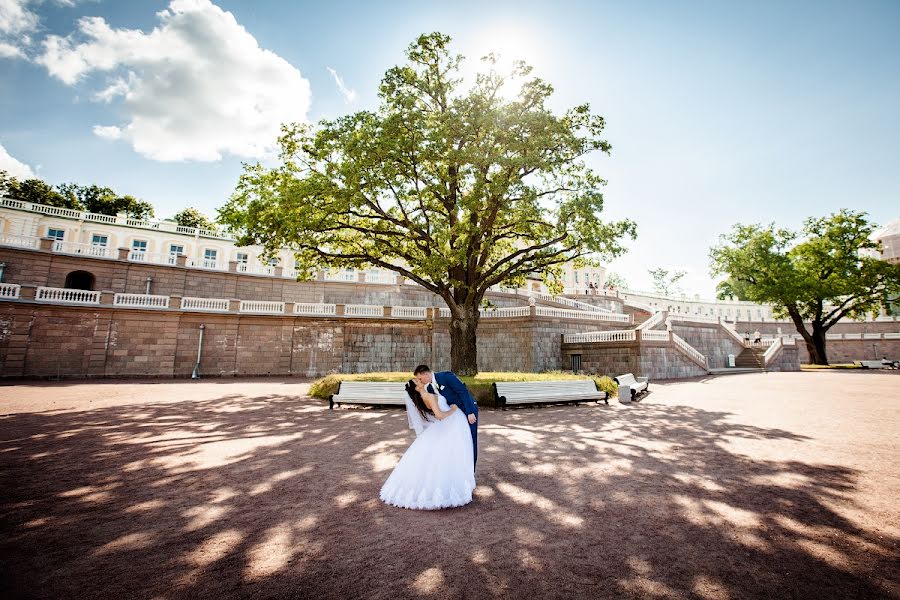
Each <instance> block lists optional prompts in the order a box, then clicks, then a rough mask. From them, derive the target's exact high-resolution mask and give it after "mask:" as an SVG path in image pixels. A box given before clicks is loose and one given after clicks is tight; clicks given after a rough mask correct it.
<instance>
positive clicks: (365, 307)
mask: <svg viewBox="0 0 900 600" xmlns="http://www.w3.org/2000/svg"><path fill="white" fill-rule="evenodd" d="M344 314H345V315H347V316H348V317H383V316H384V307H383V306H375V305H372V304H347V305H345V306H344Z"/></svg>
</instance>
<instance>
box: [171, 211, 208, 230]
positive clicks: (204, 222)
mask: <svg viewBox="0 0 900 600" xmlns="http://www.w3.org/2000/svg"><path fill="white" fill-rule="evenodd" d="M174 221H175V222H176V223H178V224H179V225H181V226H182V227H196V228H198V229H210V230H214V229H215V228H216V224H215V223H213V222H212V221H211V220H210V219H209V217H207V216H206V215H204V214H203V213H202V212H200V211H199V210H198V209H196V208H194V207H189V208H185V209H184V210H182V211H181V212H179V213H177V214H176V215H175V218H174Z"/></svg>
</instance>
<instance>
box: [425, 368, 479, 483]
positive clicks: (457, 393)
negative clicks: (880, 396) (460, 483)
mask: <svg viewBox="0 0 900 600" xmlns="http://www.w3.org/2000/svg"><path fill="white" fill-rule="evenodd" d="M434 380H435V381H436V382H437V384H438V386H440V387H441V389H440V390H431V389H428V388H431V384H428V386H427V388H426V389H428V391H431V392H432V393H434V391H437V392H440V394H441V396H443V397H444V398H446V399H447V404H455V405H456V406H458V407H459V410H461V411H463V413H465V415H466V419H468V418H469V415H475V419H476V421H475V423H474V424H473V425H469V431H471V432H472V456H473V457H474V459H475V462H478V420H477V419H478V405H477V404H475V398H473V397H472V394H471V393H469V388H467V387H466V385H465V384H464V383H463V382H462V381H460V380H459V377H457V376H456V375H454V374H453V373H451V372H450V371H441V372H440V373H435V374H434ZM474 466H475V465H474V464H473V465H472V467H473V468H474Z"/></svg>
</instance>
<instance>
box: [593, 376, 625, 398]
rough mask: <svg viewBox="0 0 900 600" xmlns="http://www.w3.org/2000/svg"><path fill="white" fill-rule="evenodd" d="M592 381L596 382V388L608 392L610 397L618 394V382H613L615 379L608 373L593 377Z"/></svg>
mask: <svg viewBox="0 0 900 600" xmlns="http://www.w3.org/2000/svg"><path fill="white" fill-rule="evenodd" d="M593 379H594V383H596V384H597V389H598V390H600V391H601V392H606V393H607V394H609V397H610V398H615V397H617V396H618V395H619V384H618V383H616V382H615V380H614V379H613V378H612V377H610V376H609V375H603V376H602V377H594V378H593Z"/></svg>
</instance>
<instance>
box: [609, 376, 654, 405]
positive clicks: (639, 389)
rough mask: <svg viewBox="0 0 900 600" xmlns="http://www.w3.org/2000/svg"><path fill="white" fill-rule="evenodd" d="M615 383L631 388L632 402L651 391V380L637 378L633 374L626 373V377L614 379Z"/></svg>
mask: <svg viewBox="0 0 900 600" xmlns="http://www.w3.org/2000/svg"><path fill="white" fill-rule="evenodd" d="M613 381H615V382H616V383H617V384H619V385H627V386H628V387H630V388H631V399H632V400H634V399H635V398H637V396H638V394H641V393H646V392H648V391H649V390H650V380H649V379H648V378H647V377H635V376H634V374H632V373H625V374H624V375H619V376H618V377H614V378H613Z"/></svg>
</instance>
